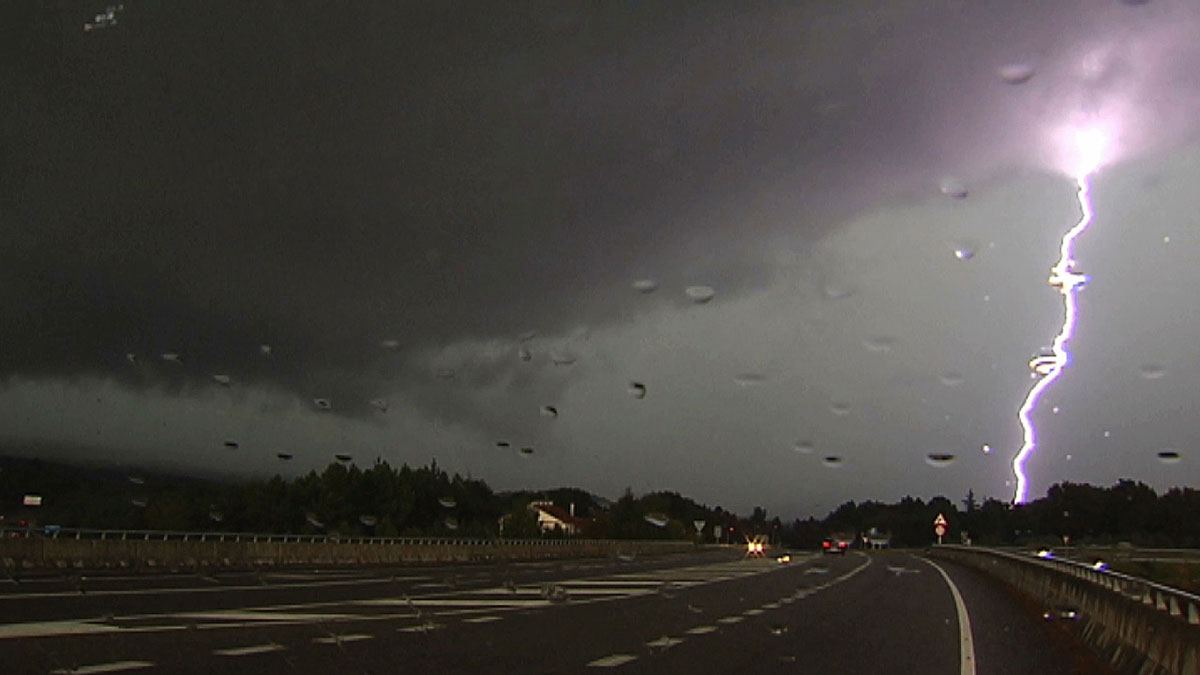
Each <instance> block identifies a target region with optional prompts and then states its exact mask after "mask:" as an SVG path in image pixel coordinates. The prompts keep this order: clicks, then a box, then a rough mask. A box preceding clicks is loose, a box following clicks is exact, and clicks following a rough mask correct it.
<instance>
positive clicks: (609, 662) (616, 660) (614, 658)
mask: <svg viewBox="0 0 1200 675" xmlns="http://www.w3.org/2000/svg"><path fill="white" fill-rule="evenodd" d="M636 660H637V657H636V656H634V655H633V654H612V655H609V656H605V657H604V658H601V659H596V660H595V661H592V662H591V663H589V664H588V667H589V668H616V667H617V666H623V665H625V664H626V663H629V662H630V661H636Z"/></svg>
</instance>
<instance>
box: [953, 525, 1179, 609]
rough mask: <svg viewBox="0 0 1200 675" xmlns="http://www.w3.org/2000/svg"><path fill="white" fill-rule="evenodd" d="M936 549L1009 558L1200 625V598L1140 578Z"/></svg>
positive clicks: (1071, 564)
mask: <svg viewBox="0 0 1200 675" xmlns="http://www.w3.org/2000/svg"><path fill="white" fill-rule="evenodd" d="M937 548H944V549H950V550H955V551H963V552H968V553H983V554H988V555H994V556H999V557H1004V558H1008V559H1011V560H1015V561H1018V562H1021V563H1025V564H1029V565H1038V566H1041V567H1045V568H1047V569H1053V570H1056V571H1058V572H1060V573H1063V574H1068V575H1070V576H1073V577H1075V578H1077V579H1082V580H1083V581H1087V582H1090V583H1092V584H1095V585H1096V586H1098V587H1100V588H1103V589H1106V590H1108V591H1109V592H1112V593H1114V594H1116V595H1120V596H1123V597H1125V598H1128V599H1130V600H1135V601H1138V602H1141V603H1142V604H1143V605H1145V606H1147V607H1152V608H1154V609H1156V610H1159V611H1162V612H1166V613H1167V614H1168V615H1170V616H1172V617H1175V618H1177V619H1179V620H1181V621H1186V622H1187V623H1189V624H1192V625H1200V595H1195V594H1193V593H1188V592H1187V591H1184V590H1181V589H1178V588H1173V587H1171V586H1164V585H1163V584H1158V583H1155V582H1153V581H1149V580H1146V579H1141V578H1139V577H1135V576H1131V575H1128V574H1123V573H1121V572H1114V571H1112V570H1107V569H1097V568H1096V567H1095V566H1093V565H1088V564H1086V563H1082V562H1078V561H1075V560H1067V559H1062V558H1055V557H1053V556H1051V557H1040V556H1038V555H1037V553H1033V552H1030V553H1027V554H1020V553H1013V552H1010V551H1001V550H997V549H988V548H982V547H977V546H956V545H944V546H939V547H937Z"/></svg>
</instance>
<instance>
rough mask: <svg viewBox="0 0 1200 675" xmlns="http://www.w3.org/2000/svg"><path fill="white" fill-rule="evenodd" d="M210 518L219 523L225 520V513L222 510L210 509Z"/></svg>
mask: <svg viewBox="0 0 1200 675" xmlns="http://www.w3.org/2000/svg"><path fill="white" fill-rule="evenodd" d="M208 519H209V520H211V521H213V522H214V523H219V522H221V521H222V520H225V514H224V513H221V512H220V511H209V512H208Z"/></svg>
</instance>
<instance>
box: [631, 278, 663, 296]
mask: <svg viewBox="0 0 1200 675" xmlns="http://www.w3.org/2000/svg"><path fill="white" fill-rule="evenodd" d="M633 290H635V291H637V292H638V293H653V292H654V291H656V290H658V282H657V281H655V280H653V279H638V280H637V281H635V282H633Z"/></svg>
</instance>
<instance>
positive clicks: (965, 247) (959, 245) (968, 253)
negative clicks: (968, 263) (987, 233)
mask: <svg viewBox="0 0 1200 675" xmlns="http://www.w3.org/2000/svg"><path fill="white" fill-rule="evenodd" d="M978 248H979V244H977V243H976V242H974V241H972V240H970V239H960V240H959V241H956V242H954V257H955V258H956V259H958V260H970V259H972V258H974V257H975V251H976V249H978Z"/></svg>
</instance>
